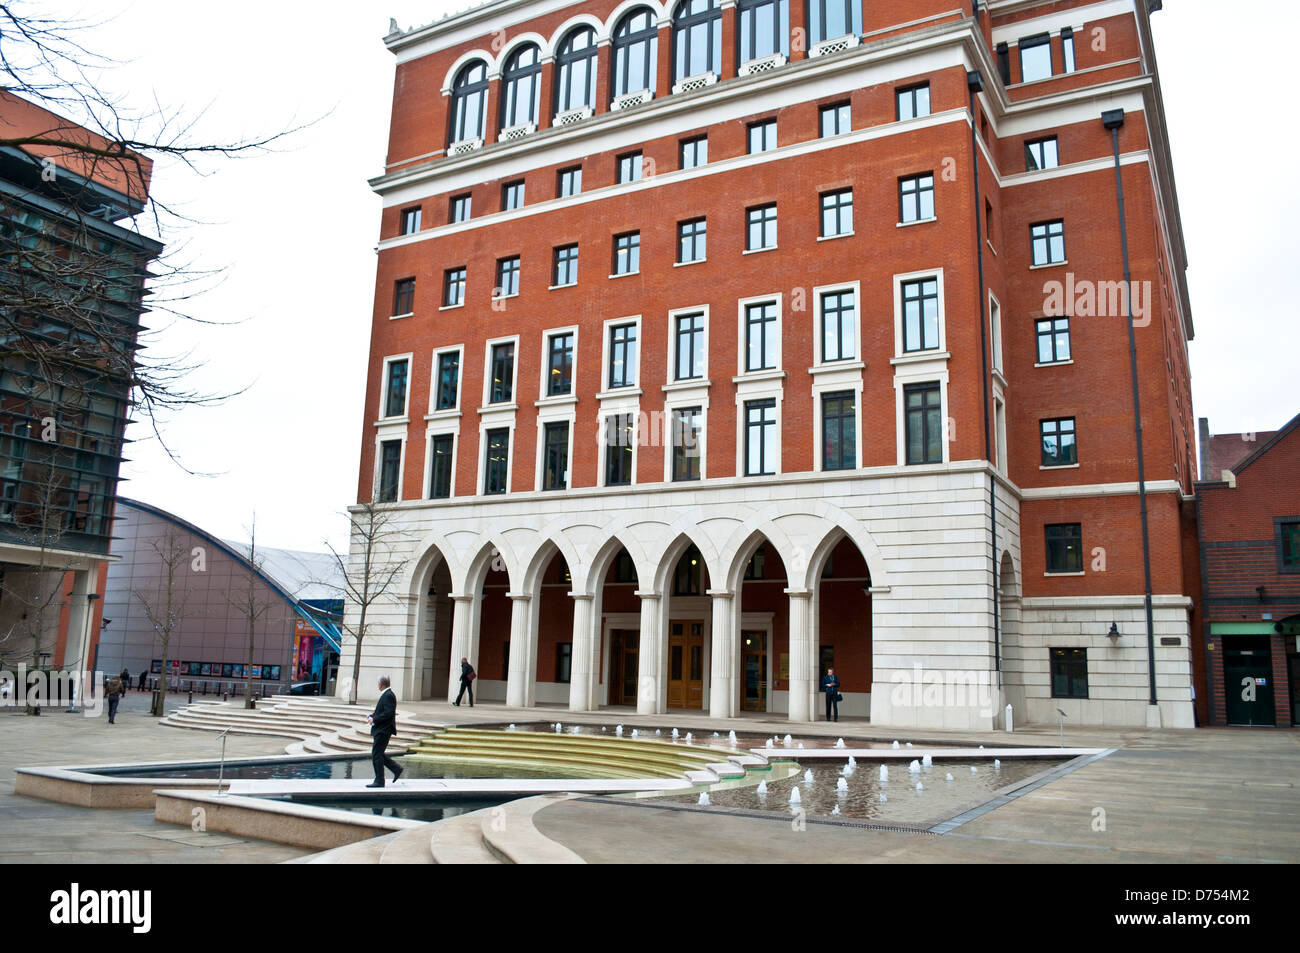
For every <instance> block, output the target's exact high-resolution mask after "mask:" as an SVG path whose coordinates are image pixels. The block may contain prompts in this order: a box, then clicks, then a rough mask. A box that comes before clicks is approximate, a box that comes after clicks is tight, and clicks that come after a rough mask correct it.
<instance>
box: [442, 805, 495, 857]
mask: <svg viewBox="0 0 1300 953" xmlns="http://www.w3.org/2000/svg"><path fill="white" fill-rule="evenodd" d="M487 810H489V811H490V810H491V809H490V808H489V809H487ZM481 813H483V811H472V812H470V813H469V814H460V815H457V816H456V817H448V818H446V819H444V820H441V821H437V822H435V823H434V824H432V825H430V827H431V830H430V832H429V852H430V853H431V854H432V855H433V862H434V863H435V864H499V863H501V860H500V858H498V857H497V855H496V854H494V853H492V851H490V850H488V849H487V845H485V844H484V843H483V828H482V819H481V818H480V817H479V815H480V814H481Z"/></svg>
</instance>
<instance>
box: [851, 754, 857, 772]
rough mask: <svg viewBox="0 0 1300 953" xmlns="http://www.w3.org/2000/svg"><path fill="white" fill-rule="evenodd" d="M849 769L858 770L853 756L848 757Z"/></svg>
mask: <svg viewBox="0 0 1300 953" xmlns="http://www.w3.org/2000/svg"><path fill="white" fill-rule="evenodd" d="M849 767H850V768H852V769H853V770H855V771H856V770H857V769H858V762H857V759H856V758H854V757H853V755H849Z"/></svg>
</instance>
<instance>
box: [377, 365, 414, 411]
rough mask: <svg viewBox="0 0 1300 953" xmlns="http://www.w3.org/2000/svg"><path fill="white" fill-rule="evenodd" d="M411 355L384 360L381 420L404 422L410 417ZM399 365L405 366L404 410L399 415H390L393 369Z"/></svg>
mask: <svg viewBox="0 0 1300 953" xmlns="http://www.w3.org/2000/svg"><path fill="white" fill-rule="evenodd" d="M412 356H413V355H411V354H394V355H392V356H390V357H386V358H384V373H383V389H382V390H381V391H380V402H379V409H380V410H381V411H382V413H381V414H380V416H379V419H380V420H386V421H394V420H402V419H405V418H408V417H409V416H410V407H411V359H412ZM397 364H401V365H402V366H403V371H402V372H403V380H402V409H401V411H400V412H399V413H395V414H394V413H390V411H391V410H392V403H393V394H392V389H393V367H394V366H395V365H397Z"/></svg>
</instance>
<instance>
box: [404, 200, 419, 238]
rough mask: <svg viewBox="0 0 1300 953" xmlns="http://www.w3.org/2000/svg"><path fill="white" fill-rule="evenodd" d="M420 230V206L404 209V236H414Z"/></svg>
mask: <svg viewBox="0 0 1300 953" xmlns="http://www.w3.org/2000/svg"><path fill="white" fill-rule="evenodd" d="M419 230H420V206H418V205H417V206H416V207H415V208H404V209H402V234H403V235H414V234H415V233H416V232H418V231H419Z"/></svg>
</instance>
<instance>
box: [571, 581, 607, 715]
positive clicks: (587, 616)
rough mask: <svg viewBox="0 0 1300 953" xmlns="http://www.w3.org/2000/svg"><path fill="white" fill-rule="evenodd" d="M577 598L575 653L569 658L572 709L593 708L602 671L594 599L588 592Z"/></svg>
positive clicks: (574, 617)
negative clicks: (598, 679) (595, 636)
mask: <svg viewBox="0 0 1300 953" xmlns="http://www.w3.org/2000/svg"><path fill="white" fill-rule="evenodd" d="M569 595H570V596H572V597H573V656H572V658H571V659H570V660H569V711H592V710H593V709H594V708H595V707H596V704H595V699H596V696H595V685H596V673H597V672H598V671H599V670H600V660H599V659H597V658H596V657H595V656H596V650H595V639H594V638H592V629H593V625H592V618H591V615H592V613H591V608H592V601H593V599H594V598H595V597H594V596H592V595H589V594H588V593H585V592H571V593H569Z"/></svg>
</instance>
